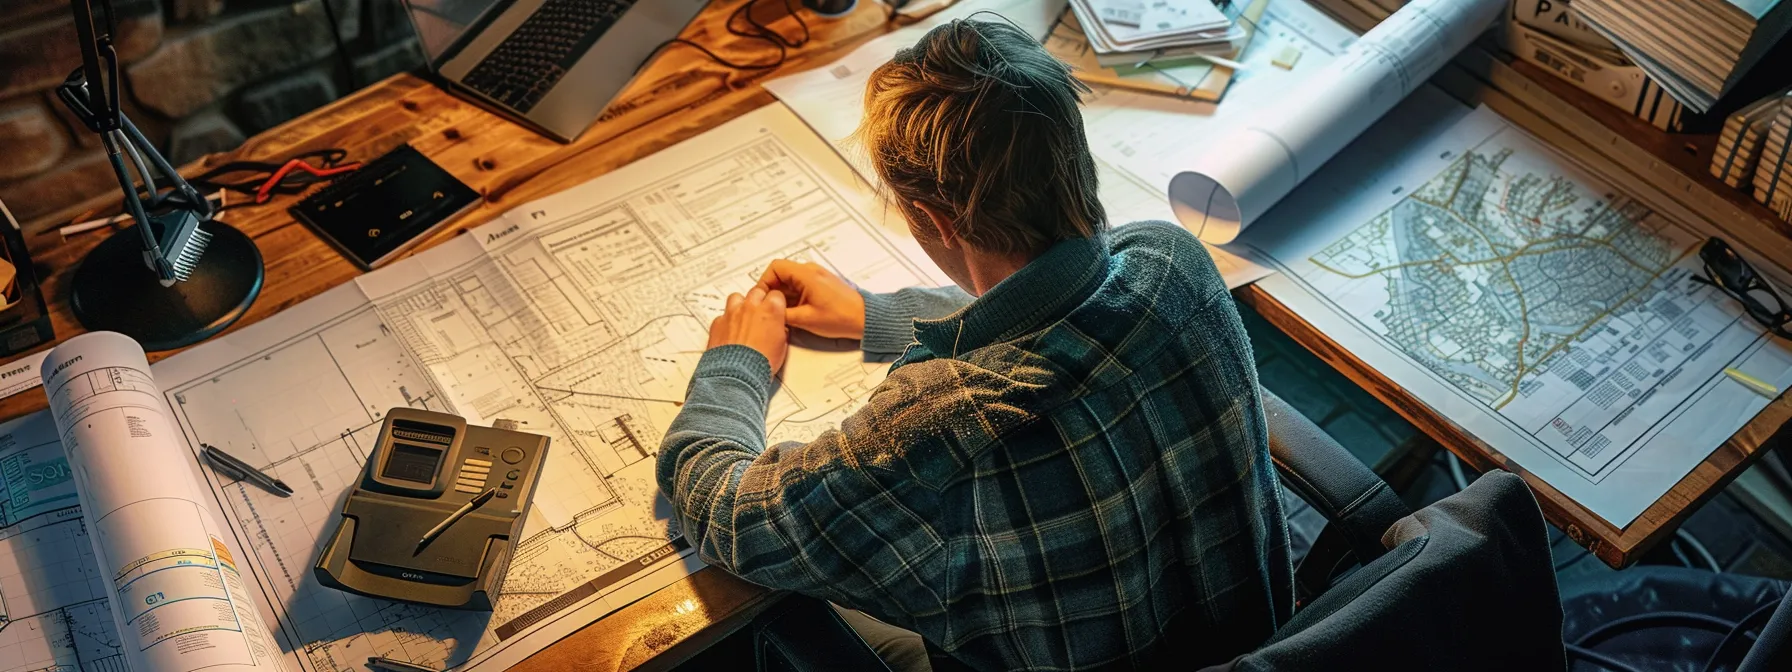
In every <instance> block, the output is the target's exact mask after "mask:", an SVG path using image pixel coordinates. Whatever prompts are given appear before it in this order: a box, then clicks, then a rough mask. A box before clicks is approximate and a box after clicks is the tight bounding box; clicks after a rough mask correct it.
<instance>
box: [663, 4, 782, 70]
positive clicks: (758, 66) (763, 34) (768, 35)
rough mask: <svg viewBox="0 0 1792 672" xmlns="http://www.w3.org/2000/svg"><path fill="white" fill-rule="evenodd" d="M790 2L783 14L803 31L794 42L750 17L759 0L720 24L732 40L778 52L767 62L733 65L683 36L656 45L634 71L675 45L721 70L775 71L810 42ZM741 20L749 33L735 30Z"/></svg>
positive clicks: (738, 29) (732, 62)
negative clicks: (761, 44) (751, 42)
mask: <svg viewBox="0 0 1792 672" xmlns="http://www.w3.org/2000/svg"><path fill="white" fill-rule="evenodd" d="M792 1H793V0H784V2H783V4H784V9H785V11H787V12H789V13H790V18H792V19H795V20H796V25H797V26H799V27H801V28H802V29H803V36H802V37H800V38H797V39H795V40H792V39H790V38H787V37H784V35H783V33H779V32H778V31H775V30H772V29H771V26H768V25H766V24H763V23H760V22H759V19H756V18H753V8H754V7H755V6H757V5H758V4H759V0H747V1H746V3H744V4H742V5H741V6H740V8H738V9H736V10H734V13H732V14H729V15H728V20H727V21H724V22H723V23H722V28H723V29H725V30H727V31H728V33H729V34H731V35H734V36H735V37H739V38H742V39H747V40H761V41H764V42H766V43H768V44H770V45H772V47H773V48H775V49H777V50H778V57H777V58H776V59H773V60H772V62H770V63H736V62H734V61H730V60H728V59H726V58H722V57H721V55H719V54H717V53H716V52H714V51H710V49H709V47H706V46H703V45H701V44H698V43H696V42H692V41H690V40H687V39H684V38H682V37H674V38H672V39H670V40H666V41H665V42H661V43H659V45H658V46H656V47H654V48H653V51H650V52H648V53H647V58H644V59H641V64H640V65H637V66H635V70H636V71H637V72H639V71H640V70H641V68H644V67H647V63H648V62H650V61H652V60H653V57H655V56H658V55H659V53H660V52H661V51H664V50H665V49H666V47H670V46H672V45H674V44H682V45H685V46H687V47H690V48H692V49H696V50H697V51H699V52H702V53H703V55H704V56H707V57H709V60H712V61H715V62H716V63H718V64H720V65H721V66H722V67H726V68H731V69H734V70H751V71H759V70H773V69H776V68H777V67H778V66H781V65H784V61H785V60H786V59H787V58H788V57H789V56H790V50H791V49H796V48H798V47H801V46H803V45H805V44H808V43H809V38H810V33H809V24H808V22H806V21H804V20H803V15H802V14H801V13H799V12H798V11H797V9H796V6H795V5H792V4H791V2H792ZM742 17H745V18H746V21H747V26H748V27H750V28H751V29H752V32H747V31H745V30H742V29H740V28H736V27H735V25H734V22H735V21H736V20H738V19H740V18H742Z"/></svg>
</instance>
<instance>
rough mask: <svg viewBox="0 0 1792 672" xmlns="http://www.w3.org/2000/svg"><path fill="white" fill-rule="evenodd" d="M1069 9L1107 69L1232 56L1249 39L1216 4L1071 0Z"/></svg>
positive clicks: (1179, 0)
mask: <svg viewBox="0 0 1792 672" xmlns="http://www.w3.org/2000/svg"><path fill="white" fill-rule="evenodd" d="M1219 4H1222V5H1224V6H1226V7H1231V6H1232V5H1234V4H1237V3H1234V2H1230V1H1228V0H1220V3H1219ZM1070 9H1071V11H1072V12H1074V13H1075V14H1076V18H1077V22H1078V23H1079V24H1081V26H1082V28H1083V33H1084V34H1085V35H1086V36H1087V38H1088V41H1089V46H1090V48H1091V49H1092V50H1093V51H1094V53H1095V58H1096V60H1097V61H1098V62H1100V63H1101V64H1102V65H1103V66H1106V67H1118V66H1138V65H1141V64H1144V63H1160V62H1166V61H1176V60H1188V59H1191V58H1199V57H1203V56H1208V55H1214V54H1222V53H1227V52H1231V51H1234V49H1233V46H1232V41H1233V40H1236V39H1239V38H1241V37H1243V35H1244V32H1243V29H1242V28H1240V27H1239V26H1237V25H1236V23H1235V22H1234V21H1233V20H1232V17H1230V16H1227V12H1226V11H1224V10H1222V9H1221V7H1220V6H1217V5H1216V3H1215V2H1214V1H1213V0H1071V1H1070ZM1236 13H1237V12H1236V10H1234V12H1233V14H1234V16H1235V15H1236Z"/></svg>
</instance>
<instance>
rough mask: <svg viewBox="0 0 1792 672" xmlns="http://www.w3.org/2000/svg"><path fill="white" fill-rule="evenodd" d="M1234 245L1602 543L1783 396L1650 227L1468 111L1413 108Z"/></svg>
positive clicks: (1664, 236)
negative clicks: (1763, 385) (1776, 395)
mask: <svg viewBox="0 0 1792 672" xmlns="http://www.w3.org/2000/svg"><path fill="white" fill-rule="evenodd" d="M1352 152H1353V153H1352V155H1351V156H1350V159H1351V163H1350V166H1349V168H1348V169H1336V170H1334V169H1326V170H1323V171H1321V172H1320V173H1319V174H1318V175H1316V176H1315V177H1314V178H1313V179H1312V180H1310V181H1309V182H1308V183H1307V184H1306V185H1304V186H1302V187H1301V189H1300V190H1299V191H1297V192H1296V193H1295V194H1294V195H1292V196H1290V198H1289V199H1288V200H1287V201H1284V204H1283V205H1282V206H1278V207H1277V208H1276V209H1275V210H1272V211H1271V212H1270V213H1269V214H1267V215H1265V216H1264V219H1263V221H1262V222H1261V223H1260V226H1262V227H1263V230H1262V231H1258V230H1257V229H1256V228H1253V229H1252V230H1251V231H1249V232H1247V234H1246V235H1245V236H1244V237H1243V238H1241V239H1240V241H1241V242H1242V243H1245V244H1247V245H1249V246H1251V247H1253V248H1255V249H1257V250H1259V251H1261V252H1263V253H1266V254H1267V255H1268V256H1270V257H1273V258H1274V259H1275V260H1276V265H1277V266H1279V267H1280V268H1281V270H1283V271H1284V273H1283V275H1282V276H1280V277H1274V278H1272V279H1270V280H1266V281H1265V282H1264V284H1263V285H1262V287H1263V288H1264V289H1265V290H1267V291H1268V292H1269V293H1270V294H1271V295H1273V296H1275V297H1276V298H1277V299H1278V300H1280V301H1282V302H1283V303H1285V304H1287V305H1288V306H1289V307H1290V308H1292V309H1293V310H1295V311H1296V312H1297V313H1299V314H1300V315H1301V317H1302V318H1304V319H1306V320H1307V321H1308V322H1310V323H1312V324H1313V325H1314V326H1315V327H1316V328H1317V329H1319V330H1320V331H1322V332H1324V333H1326V334H1327V335H1328V336H1330V337H1332V338H1334V339H1336V340H1337V341H1338V342H1339V343H1340V344H1341V345H1343V346H1345V348H1346V349H1348V350H1349V351H1350V352H1351V353H1352V354H1354V355H1356V356H1357V357H1360V358H1362V359H1363V360H1364V362H1366V363H1367V364H1369V365H1370V366H1371V367H1373V368H1374V369H1375V370H1377V371H1378V372H1380V373H1382V374H1383V375H1386V376H1387V377H1388V378H1390V379H1391V380H1393V381H1394V382H1395V383H1396V384H1398V385H1400V386H1401V387H1403V388H1405V389H1407V390H1408V391H1410V392H1412V393H1413V394H1414V396H1416V397H1418V398H1419V399H1421V400H1423V401H1424V402H1425V403H1427V404H1429V405H1431V406H1432V407H1433V408H1435V409H1437V410H1439V411H1441V412H1442V413H1443V414H1444V415H1445V416H1446V417H1449V418H1450V419H1451V420H1452V421H1454V422H1456V423H1457V424H1459V425H1461V426H1463V427H1464V428H1465V429H1467V430H1469V431H1470V433H1472V434H1474V435H1475V436H1476V437H1478V438H1480V439H1481V440H1482V441H1485V442H1486V443H1487V444H1489V445H1490V446H1491V447H1493V448H1494V449H1496V450H1498V451H1499V452H1500V453H1502V454H1504V455H1505V456H1506V457H1508V458H1511V459H1512V460H1513V461H1514V462H1515V463H1516V464H1517V466H1519V467H1522V468H1523V469H1525V470H1527V471H1529V472H1531V473H1533V474H1535V475H1537V476H1539V477H1541V478H1542V479H1543V480H1544V481H1546V482H1548V483H1549V484H1550V485H1551V486H1553V487H1555V488H1556V489H1558V490H1560V491H1562V492H1563V493H1565V494H1567V495H1569V496H1570V497H1573V498H1574V499H1575V500H1577V501H1579V502H1581V503H1582V504H1584V505H1586V506H1587V507H1588V508H1589V509H1591V510H1592V511H1593V512H1594V513H1595V514H1597V515H1599V516H1600V517H1602V518H1605V519H1606V520H1607V521H1609V522H1611V523H1612V524H1613V525H1615V526H1618V527H1620V528H1622V527H1624V526H1626V525H1628V524H1629V523H1630V522H1631V521H1632V520H1633V519H1635V518H1636V516H1637V515H1638V514H1640V513H1641V512H1642V511H1643V510H1644V509H1645V508H1647V507H1648V506H1649V505H1650V504H1652V503H1654V502H1655V500H1656V499H1658V498H1660V496H1661V495H1662V494H1663V493H1665V492H1666V491H1667V490H1668V489H1669V488H1670V487H1672V486H1673V485H1674V484H1675V483H1676V482H1678V481H1679V480H1680V478H1681V477H1683V476H1685V475H1686V474H1687V473H1688V472H1689V471H1690V470H1691V469H1692V468H1693V467H1694V466H1696V465H1697V464H1698V463H1699V462H1700V461H1702V460H1703V459H1704V458H1705V457H1706V456H1707V455H1709V454H1710V453H1711V451H1712V450H1713V449H1715V448H1716V447H1717V446H1718V444H1720V443H1722V442H1723V441H1725V440H1727V439H1728V438H1729V437H1730V436H1731V435H1732V434H1734V433H1735V432H1736V430H1738V429H1740V428H1741V427H1742V425H1743V424H1744V423H1746V422H1747V421H1748V420H1749V419H1750V418H1752V417H1753V416H1754V414H1755V413H1756V412H1758V411H1759V410H1760V409H1761V408H1763V407H1765V406H1766V404H1767V403H1768V401H1769V400H1768V399H1766V398H1765V397H1762V396H1760V395H1758V394H1755V393H1753V392H1751V391H1750V390H1749V389H1748V388H1746V387H1744V386H1743V385H1742V384H1740V383H1737V382H1735V381H1733V380H1731V379H1730V378H1729V377H1727V376H1726V375H1724V373H1723V370H1724V368H1725V367H1734V368H1737V369H1739V370H1741V371H1742V372H1744V373H1747V374H1749V375H1752V376H1754V377H1756V378H1759V379H1761V380H1765V381H1768V382H1769V383H1771V384H1773V385H1776V386H1778V387H1780V388H1782V389H1784V388H1785V387H1786V386H1788V385H1792V350H1789V349H1788V348H1787V347H1786V345H1785V343H1784V342H1783V341H1781V340H1779V339H1775V338H1773V337H1772V336H1770V335H1768V334H1766V333H1765V332H1764V331H1763V329H1762V328H1761V327H1760V326H1759V325H1758V324H1756V323H1755V322H1754V321H1753V320H1752V319H1750V318H1749V317H1748V316H1747V315H1746V314H1745V313H1744V312H1743V311H1742V309H1741V307H1740V305H1738V304H1737V303H1736V302H1734V301H1731V300H1729V299H1727V298H1726V297H1724V295H1722V294H1721V293H1720V292H1718V291H1717V290H1716V289H1714V288H1711V287H1709V286H1707V285H1705V284H1702V283H1699V282H1696V281H1694V280H1692V277H1693V276H1694V275H1697V274H1699V273H1700V272H1701V271H1700V263H1699V260H1698V256H1697V254H1696V250H1697V248H1698V245H1699V244H1700V243H1701V242H1702V241H1703V240H1704V237H1705V235H1709V234H1705V233H1700V232H1699V231H1698V230H1696V229H1695V228H1693V227H1694V226H1698V225H1700V224H1702V223H1698V222H1692V223H1684V222H1675V221H1669V220H1668V219H1667V218H1665V217H1664V216H1662V215H1661V214H1659V213H1656V212H1653V211H1651V210H1650V209H1649V208H1647V207H1645V206H1644V205H1642V204H1641V203H1639V202H1637V201H1634V200H1631V199H1630V198H1628V197H1626V196H1625V195H1623V194H1622V193H1619V192H1617V191H1616V190H1615V189H1613V188H1611V187H1610V186H1609V185H1608V183H1607V182H1605V181H1604V180H1602V179H1600V178H1599V177H1598V176H1597V175H1596V174H1594V173H1592V172H1590V171H1589V170H1588V169H1585V168H1582V167H1580V166H1578V165H1577V164H1575V163H1574V162H1573V161H1571V160H1570V159H1568V158H1567V157H1564V156H1562V155H1560V154H1558V153H1556V152H1555V151H1554V150H1552V149H1550V148H1547V147H1545V146H1543V145H1541V144H1540V143H1538V142H1537V141H1535V140H1533V139H1532V138H1530V137H1529V136H1527V135H1525V134H1524V133H1523V132H1522V131H1519V130H1518V129H1516V128H1514V127H1512V126H1511V125H1510V124H1508V123H1507V122H1505V121H1504V120H1502V119H1500V118H1499V117H1498V116H1497V115H1495V114H1493V113H1492V112H1491V111H1488V110H1486V109H1484V108H1483V109H1480V110H1473V111H1471V110H1469V109H1468V108H1465V107H1463V106H1461V105H1460V104H1458V103H1456V102H1454V101H1453V100H1450V99H1448V98H1447V97H1446V96H1444V95H1443V94H1441V93H1440V92H1438V91H1436V90H1434V89H1429V88H1425V89H1421V90H1420V91H1419V92H1417V93H1415V94H1414V96H1413V98H1411V99H1409V100H1408V101H1407V102H1406V103H1404V104H1402V106H1401V107H1400V108H1397V110H1396V112H1395V113H1393V114H1391V115H1390V116H1389V118H1388V119H1387V120H1384V122H1383V123H1382V124H1381V125H1379V126H1377V127H1376V128H1375V129H1373V130H1372V131H1371V132H1370V133H1369V134H1367V135H1365V136H1364V137H1363V138H1362V139H1361V140H1359V142H1358V143H1357V144H1356V145H1353V150H1352Z"/></svg>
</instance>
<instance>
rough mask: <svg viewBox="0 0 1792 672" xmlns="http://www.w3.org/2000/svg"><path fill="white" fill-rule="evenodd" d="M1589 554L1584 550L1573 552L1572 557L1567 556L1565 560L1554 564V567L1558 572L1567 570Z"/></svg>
mask: <svg viewBox="0 0 1792 672" xmlns="http://www.w3.org/2000/svg"><path fill="white" fill-rule="evenodd" d="M1591 552H1592V551H1589V550H1587V549H1585V548H1582V549H1580V550H1578V551H1575V553H1574V555H1571V556H1568V559H1567V560H1563V561H1561V562H1557V563H1556V565H1555V567H1556V571H1558V572H1560V571H1562V570H1564V569H1567V568H1569V567H1570V566H1572V565H1574V563H1577V562H1580V560H1581V558H1584V557H1587V554H1588V553H1591Z"/></svg>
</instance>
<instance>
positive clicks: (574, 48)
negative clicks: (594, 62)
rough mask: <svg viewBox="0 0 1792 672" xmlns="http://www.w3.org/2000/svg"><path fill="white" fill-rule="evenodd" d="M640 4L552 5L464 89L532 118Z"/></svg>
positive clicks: (465, 81) (618, 0)
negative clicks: (575, 67)
mask: <svg viewBox="0 0 1792 672" xmlns="http://www.w3.org/2000/svg"><path fill="white" fill-rule="evenodd" d="M634 4H635V0H547V2H545V3H543V4H542V5H541V7H540V8H538V9H536V10H535V13H534V14H532V15H530V16H529V18H528V19H526V20H524V21H523V25H520V26H517V29H516V32H513V33H511V34H510V36H509V37H506V38H504V41H503V42H502V43H499V44H498V48H497V49H493V50H492V53H490V54H486V56H485V60H482V61H480V62H479V65H476V66H473V70H472V71H471V72H468V73H467V75H466V76H465V77H462V78H461V81H460V83H461V84H462V85H465V86H467V87H469V88H472V89H473V90H475V91H478V92H480V93H483V94H485V95H487V96H490V97H491V98H492V99H493V100H496V101H498V102H501V103H504V104H505V105H508V106H510V108H511V109H514V110H516V111H517V112H518V113H522V114H527V113H528V112H529V110H531V109H534V107H535V104H536V103H539V102H541V98H542V96H545V95H547V93H548V91H550V90H552V89H553V88H554V85H555V84H557V83H559V81H560V78H561V77H564V76H566V71H567V70H569V69H571V68H572V66H573V64H574V63H577V62H578V60H579V57H581V56H584V55H585V52H586V51H588V50H590V49H591V45H593V44H597V39H598V38H600V37H603V35H604V32H605V31H608V30H609V29H610V26H611V25H612V24H614V23H616V20H617V19H619V18H622V14H623V12H626V11H628V9H629V7H631V6H633V5H634Z"/></svg>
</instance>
